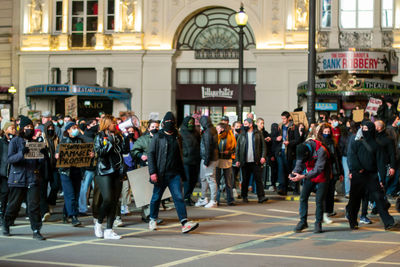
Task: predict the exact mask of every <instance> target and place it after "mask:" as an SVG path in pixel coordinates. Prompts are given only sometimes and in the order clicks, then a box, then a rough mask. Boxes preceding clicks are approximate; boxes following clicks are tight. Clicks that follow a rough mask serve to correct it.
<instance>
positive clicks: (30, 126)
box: [0, 99, 400, 240]
mask: <svg viewBox="0 0 400 267" xmlns="http://www.w3.org/2000/svg"><path fill="white" fill-rule="evenodd" d="M131 116H132V114H130V113H129V112H127V113H122V114H121V116H120V118H114V117H112V116H110V115H105V114H100V116H99V117H98V118H93V119H84V118H71V117H70V116H62V115H57V116H52V114H50V112H44V113H43V115H42V117H41V119H40V120H38V121H32V120H31V119H29V118H28V117H25V116H19V117H18V118H17V119H16V120H11V121H4V120H3V121H1V139H0V157H1V159H0V194H1V197H0V223H1V224H2V232H3V235H5V236H9V235H10V227H11V226H13V225H14V221H15V219H16V218H17V216H18V214H19V211H20V208H21V206H23V207H24V208H25V209H26V214H27V216H28V217H29V220H30V224H31V228H32V231H33V238H35V239H38V240H45V237H43V236H42V234H41V232H40V230H41V228H42V223H43V222H46V221H48V220H49V219H50V217H51V216H52V214H53V213H54V209H55V207H56V204H57V199H58V198H60V197H63V199H64V201H63V205H64V206H63V222H64V223H70V224H72V226H75V227H76V226H79V225H81V222H80V220H79V217H80V216H88V213H89V209H90V211H91V213H92V215H93V221H94V233H95V236H96V237H98V238H104V239H120V238H121V236H120V235H118V234H117V233H115V232H114V230H113V228H114V227H119V226H122V225H123V222H122V219H121V218H122V217H121V215H126V214H129V213H130V210H131V208H132V206H133V204H131V195H132V191H131V187H130V186H135V185H130V184H129V180H128V179H127V172H129V171H132V170H135V169H137V168H141V167H146V166H147V167H148V170H149V173H148V174H149V182H150V183H152V184H154V189H153V195H152V198H151V201H150V203H149V205H147V206H144V207H142V208H141V209H142V220H143V221H144V222H146V223H148V224H149V229H150V230H156V229H157V227H158V225H159V224H161V223H163V220H162V219H161V218H159V210H160V207H161V208H162V209H170V207H168V206H166V205H165V200H162V196H163V193H164V191H165V190H166V188H169V190H170V193H171V196H172V200H173V203H174V206H175V208H176V212H177V214H178V218H179V221H180V222H181V224H182V232H183V233H188V232H190V231H192V230H195V229H196V228H197V227H198V226H199V224H198V223H197V222H193V221H190V220H189V219H188V217H187V211H186V207H187V206H196V207H204V208H217V207H218V206H219V205H222V201H221V196H222V195H225V199H226V203H227V205H228V206H234V205H237V204H238V202H239V201H240V202H242V203H248V202H249V193H255V194H256V196H257V199H258V203H260V204H261V203H264V202H267V201H268V198H267V197H266V195H265V191H266V189H268V190H269V191H274V192H276V193H277V194H279V195H287V194H288V192H292V194H294V195H300V221H299V223H298V224H297V226H296V228H295V229H294V230H295V231H296V232H301V231H302V230H304V229H305V228H307V227H308V224H307V215H308V199H309V197H310V195H311V194H312V193H313V192H314V193H315V201H316V213H315V228H314V232H315V233H320V232H322V223H326V224H329V223H332V220H334V216H335V215H336V212H335V208H334V202H335V195H337V194H343V196H344V197H346V198H348V199H349V202H348V204H347V206H346V218H347V219H348V221H349V225H350V228H351V229H357V228H358V223H363V224H370V223H371V220H370V219H369V218H368V210H369V209H370V210H371V211H370V212H371V214H379V216H380V217H381V219H382V222H383V224H384V227H385V229H386V230H394V229H397V228H399V224H398V222H396V221H395V220H394V219H393V217H392V216H391V215H390V214H389V212H388V210H389V207H390V200H392V199H396V198H397V202H396V206H397V207H396V208H397V210H399V211H400V197H399V192H400V186H399V176H400V142H399V141H400V139H399V138H400V118H399V116H398V114H397V111H396V109H395V107H394V105H393V101H391V100H390V99H386V100H385V102H384V104H383V105H382V106H381V107H380V109H379V110H378V115H376V116H369V114H365V118H364V120H363V121H362V122H357V123H356V122H354V121H353V120H352V118H351V114H346V113H345V111H344V110H340V112H339V114H338V115H332V116H328V114H326V113H324V112H322V113H320V115H319V119H318V123H313V124H311V125H307V124H305V123H304V124H303V123H298V124H295V123H294V122H293V120H292V117H291V114H290V113H289V112H287V111H285V112H283V113H282V114H281V122H280V123H279V124H278V123H273V124H272V125H271V129H270V131H267V130H266V129H265V127H264V120H263V119H262V118H260V117H258V118H254V114H252V113H249V114H248V115H247V118H246V119H245V120H244V121H243V122H240V121H235V122H231V121H229V118H228V117H226V116H224V117H222V119H221V121H220V122H219V123H218V124H217V125H215V126H214V125H213V124H212V122H211V118H210V117H208V116H202V117H201V118H200V119H199V120H197V119H195V118H193V117H191V116H188V117H185V118H184V120H183V122H182V124H181V125H180V126H178V125H177V121H176V118H175V116H174V115H173V113H171V112H167V113H166V114H165V116H164V118H163V120H162V121H161V122H159V121H156V120H150V121H148V123H147V124H146V125H137V124H134V123H132V124H129V123H128V127H120V126H121V124H124V125H126V123H125V122H127V121H129V120H132V118H131ZM306 127H308V128H306ZM28 142H43V143H44V144H45V145H44V148H43V149H41V150H40V153H42V154H43V159H29V158H25V155H26V154H27V153H29V151H30V149H29V147H28V146H27V145H26V144H27V143H28ZM80 143H93V144H94V146H93V151H91V152H90V153H89V157H90V158H91V164H90V166H88V167H84V168H77V167H67V168H65V167H63V168H57V164H56V163H57V160H58V158H59V157H60V155H59V147H60V144H80ZM198 184H199V186H200V190H199V191H200V192H199V197H198V199H197V200H194V199H193V196H194V194H193V192H194V190H195V188H196V186H197V185H198ZM223 193H225V194H223ZM89 204H90V205H89ZM360 206H361V214H360V216H358V213H359V210H360ZM358 218H359V220H358ZM103 223H104V224H105V228H104V229H103Z"/></svg>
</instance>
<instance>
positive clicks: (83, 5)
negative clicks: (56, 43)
mask: <svg viewBox="0 0 400 267" xmlns="http://www.w3.org/2000/svg"><path fill="white" fill-rule="evenodd" d="M71 7H72V8H71V12H72V14H71V18H72V19H71V24H72V25H71V46H72V47H94V46H95V45H96V36H95V35H96V32H97V23H98V7H99V6H98V1H97V0H72V6H71Z"/></svg>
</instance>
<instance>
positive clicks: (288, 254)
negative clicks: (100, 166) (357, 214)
mask: <svg viewBox="0 0 400 267" xmlns="http://www.w3.org/2000/svg"><path fill="white" fill-rule="evenodd" d="M288 199H290V198H288ZM238 203H239V205H237V206H234V207H228V206H226V205H225V204H224V203H223V204H222V205H221V206H219V207H218V208H215V209H205V208H194V207H189V208H188V214H189V217H190V219H192V220H195V221H198V222H200V227H199V228H198V229H197V230H196V231H194V232H192V233H190V234H186V235H184V234H181V232H180V224H179V222H178V219H177V216H176V211H175V210H171V211H162V212H160V217H162V218H163V219H164V220H165V224H164V225H162V226H160V229H159V230H158V231H153V232H150V231H149V230H148V228H147V227H148V226H147V224H145V223H142V222H141V220H140V213H139V212H133V213H132V214H131V215H130V216H124V217H123V220H124V222H125V227H120V228H117V229H116V230H115V231H116V232H117V233H118V234H121V235H123V239H121V240H112V241H109V240H103V239H97V238H96V237H95V236H94V234H93V225H92V224H93V222H92V218H91V217H83V218H81V220H82V222H83V226H82V227H78V228H74V227H72V226H71V225H66V224H62V222H61V221H60V220H59V219H60V216H61V215H60V214H58V215H57V214H56V215H55V216H53V217H52V220H53V221H52V222H47V223H45V224H44V226H43V229H42V233H43V235H44V236H46V237H47V238H48V239H47V241H36V240H33V239H32V232H31V230H30V226H29V223H28V221H27V220H25V218H24V217H20V218H18V220H17V221H16V224H17V225H16V226H14V227H12V228H11V233H12V234H13V236H12V237H4V236H0V266H52V265H54V266H189V265H190V266H207V267H211V266H296V267H300V266H312V265H314V266H395V265H400V232H385V231H384V230H383V226H382V224H381V222H380V220H379V217H377V216H370V218H371V220H372V221H373V224H371V225H367V226H363V225H361V228H360V229H359V230H357V231H351V230H350V229H349V227H348V224H347V220H346V219H345V218H344V207H345V205H346V203H345V202H338V203H335V209H336V211H337V216H335V217H333V221H334V223H333V224H330V225H323V230H324V232H323V233H321V234H314V233H313V222H314V210H315V205H314V203H312V202H310V215H309V225H310V228H309V229H307V230H306V231H305V232H303V233H294V232H293V228H294V227H295V225H296V223H297V221H298V214H297V212H298V206H299V203H298V201H297V200H296V198H294V201H293V200H292V201H290V200H285V198H279V197H277V196H273V197H272V199H270V200H269V201H268V202H267V203H264V204H258V203H257V202H256V200H255V199H251V201H250V203H248V204H241V203H240V202H238ZM390 211H391V214H392V215H394V216H395V218H396V219H397V220H399V219H400V214H399V213H396V211H395V210H394V208H391V210H390Z"/></svg>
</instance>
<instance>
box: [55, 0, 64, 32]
mask: <svg viewBox="0 0 400 267" xmlns="http://www.w3.org/2000/svg"><path fill="white" fill-rule="evenodd" d="M54 9H55V10H54V20H55V21H54V32H55V33H61V31H62V15H63V1H62V0H56V1H55V5H54Z"/></svg>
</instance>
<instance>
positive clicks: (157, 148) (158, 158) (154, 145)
mask: <svg viewBox="0 0 400 267" xmlns="http://www.w3.org/2000/svg"><path fill="white" fill-rule="evenodd" d="M174 137H175V138H176V141H177V142H176V144H177V145H178V147H179V148H178V149H179V151H180V154H181V157H179V158H178V159H177V160H178V169H177V170H174V171H176V172H177V173H179V174H180V175H181V178H182V180H186V176H185V171H184V168H183V160H182V138H181V137H180V135H179V134H176V133H174ZM167 160H168V140H167V136H166V134H165V133H164V131H163V130H161V131H159V132H158V133H157V134H155V135H154V136H153V138H152V139H151V142H150V147H149V150H148V154H147V162H148V163H149V174H150V175H152V174H157V176H158V183H162V181H163V179H164V177H165V174H166V172H167V171H168V170H167Z"/></svg>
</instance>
